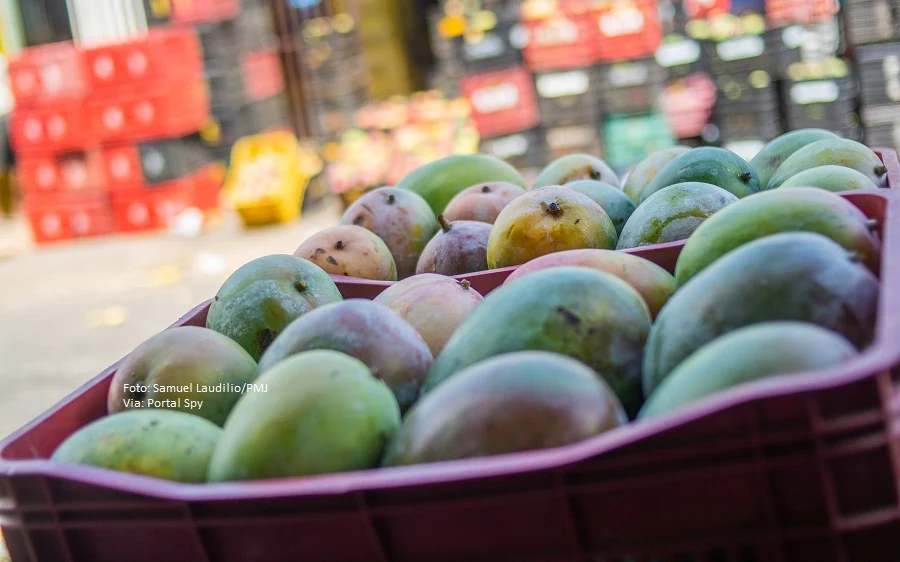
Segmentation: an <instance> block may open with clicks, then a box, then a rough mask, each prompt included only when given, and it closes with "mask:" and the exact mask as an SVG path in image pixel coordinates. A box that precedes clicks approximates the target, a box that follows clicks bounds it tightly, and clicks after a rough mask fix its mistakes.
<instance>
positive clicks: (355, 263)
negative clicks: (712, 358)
mask: <svg viewBox="0 0 900 562" xmlns="http://www.w3.org/2000/svg"><path fill="white" fill-rule="evenodd" d="M294 255H295V256H299V257H301V258H304V259H307V260H309V261H311V262H312V263H314V264H316V265H318V266H319V267H321V268H322V269H324V270H325V272H326V273H328V274H330V275H340V276H343V277H357V278H360V279H373V280H375V281H396V280H397V265H396V264H395V263H394V257H393V256H392V255H391V251H390V249H388V247H387V245H386V244H385V243H384V240H382V239H381V238H379V237H378V235H376V234H375V233H374V232H372V231H371V230H366V229H365V228H363V227H361V226H356V225H352V224H351V225H341V226H333V227H331V228H326V229H325V230H322V231H319V232H317V233H316V234H313V235H312V236H310V237H309V238H307V239H306V241H305V242H303V244H300V247H299V248H297V249H296V250H295V251H294Z"/></svg>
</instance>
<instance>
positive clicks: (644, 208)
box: [616, 182, 738, 250]
mask: <svg viewBox="0 0 900 562" xmlns="http://www.w3.org/2000/svg"><path fill="white" fill-rule="evenodd" d="M737 200H738V198H737V197H736V196H734V195H733V194H731V193H729V192H727V191H725V190H724V189H722V188H720V187H716V186H714V185H712V184H708V183H700V182H687V183H678V184H675V185H670V186H669V187H666V188H663V189H661V190H659V191H657V192H656V193H654V194H653V195H651V196H650V197H648V198H647V199H646V200H645V201H644V202H643V203H641V204H640V206H639V207H638V208H637V210H636V211H635V212H634V213H633V214H632V215H631V218H630V219H628V222H627V223H626V224H625V228H624V229H623V230H622V233H621V234H620V235H619V244H618V245H617V246H616V249H617V250H625V249H628V248H639V247H641V246H650V245H651V244H662V243H664V242H674V241H676V240H685V239H687V238H688V237H689V236H690V235H691V233H692V232H694V231H695V230H696V229H697V227H699V226H700V224H701V223H702V222H703V221H705V220H706V219H707V218H709V217H710V216H712V215H713V214H714V213H716V212H718V211H719V210H721V209H723V208H724V207H726V206H727V205H730V204H732V203H734V202H735V201H737Z"/></svg>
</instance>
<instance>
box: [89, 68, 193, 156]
mask: <svg viewBox="0 0 900 562" xmlns="http://www.w3.org/2000/svg"><path fill="white" fill-rule="evenodd" d="M87 115H88V120H89V122H90V125H91V128H92V131H93V134H94V136H95V137H96V138H98V139H99V140H101V141H103V142H114V141H135V140H153V139H160V138H168V137H180V136H185V135H188V134H190V133H193V132H196V131H199V130H200V129H201V128H202V127H203V125H204V124H206V123H207V122H208V121H209V119H210V115H209V92H208V90H207V88H206V84H205V83H204V82H203V81H202V80H198V81H193V82H188V83H185V84H181V85H177V86H163V87H161V88H157V89H154V90H150V91H145V92H140V93H138V92H136V93H134V94H131V95H125V96H121V97H119V98H115V99H109V100H92V101H91V103H89V104H88V106H87Z"/></svg>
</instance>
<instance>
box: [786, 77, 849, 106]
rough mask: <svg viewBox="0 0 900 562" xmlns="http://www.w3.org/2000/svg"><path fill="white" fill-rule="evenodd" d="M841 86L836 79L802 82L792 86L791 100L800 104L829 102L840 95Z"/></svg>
mask: <svg viewBox="0 0 900 562" xmlns="http://www.w3.org/2000/svg"><path fill="white" fill-rule="evenodd" d="M840 94H841V88H840V86H838V84H837V82H835V81H834V80H815V81H811V82H801V83H799V84H794V85H793V86H792V87H791V101H792V102H794V103H796V104H798V105H806V104H809V103H828V102H831V101H835V100H837V99H838V97H840Z"/></svg>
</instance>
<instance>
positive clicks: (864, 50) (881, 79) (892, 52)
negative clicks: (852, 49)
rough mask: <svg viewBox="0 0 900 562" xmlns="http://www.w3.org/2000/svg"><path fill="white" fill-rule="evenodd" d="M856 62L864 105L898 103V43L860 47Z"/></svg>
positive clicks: (899, 60) (899, 69)
mask: <svg viewBox="0 0 900 562" xmlns="http://www.w3.org/2000/svg"><path fill="white" fill-rule="evenodd" d="M856 62H857V73H858V74H859V83H860V89H861V91H860V97H861V98H862V102H863V104H864V105H885V104H892V103H897V102H900V42H896V43H883V44H880V45H866V46H861V47H859V48H858V49H856Z"/></svg>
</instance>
